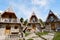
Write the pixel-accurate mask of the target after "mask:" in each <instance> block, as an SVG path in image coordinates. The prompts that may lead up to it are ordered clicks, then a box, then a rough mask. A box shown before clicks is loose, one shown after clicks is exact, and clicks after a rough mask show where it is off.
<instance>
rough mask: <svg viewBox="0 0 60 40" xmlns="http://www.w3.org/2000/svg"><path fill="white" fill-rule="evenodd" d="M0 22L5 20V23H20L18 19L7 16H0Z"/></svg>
mask: <svg viewBox="0 0 60 40" xmlns="http://www.w3.org/2000/svg"><path fill="white" fill-rule="evenodd" d="M0 22H5V23H20V20H19V19H14V18H12V19H9V18H1V19H0Z"/></svg>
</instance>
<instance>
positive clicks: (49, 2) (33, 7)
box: [0, 0, 60, 21]
mask: <svg viewBox="0 0 60 40" xmlns="http://www.w3.org/2000/svg"><path fill="white" fill-rule="evenodd" d="M9 6H12V7H13V11H14V12H15V14H16V16H17V17H18V18H21V17H23V18H24V19H29V18H30V16H31V14H32V13H33V12H35V14H36V15H37V17H38V18H40V19H42V20H43V21H45V20H46V17H47V16H48V13H49V10H52V11H53V13H54V14H56V15H57V16H59V15H60V0H0V11H5V10H6V9H7V8H9Z"/></svg>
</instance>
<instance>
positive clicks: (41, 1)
mask: <svg viewBox="0 0 60 40" xmlns="http://www.w3.org/2000/svg"><path fill="white" fill-rule="evenodd" d="M48 3H49V0H32V4H34V5H40V6H46V5H47V4H48Z"/></svg>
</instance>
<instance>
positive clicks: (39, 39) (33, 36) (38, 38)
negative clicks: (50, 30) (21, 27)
mask: <svg viewBox="0 0 60 40" xmlns="http://www.w3.org/2000/svg"><path fill="white" fill-rule="evenodd" d="M29 38H32V39H34V40H43V39H42V38H40V37H38V36H37V35H36V34H35V33H31V34H30V35H28V36H27V37H25V39H26V40H27V39H29Z"/></svg>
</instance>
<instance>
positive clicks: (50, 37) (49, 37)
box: [42, 33, 54, 40]
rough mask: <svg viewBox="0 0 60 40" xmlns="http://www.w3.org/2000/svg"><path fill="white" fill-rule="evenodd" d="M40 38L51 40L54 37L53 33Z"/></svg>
mask: <svg viewBox="0 0 60 40" xmlns="http://www.w3.org/2000/svg"><path fill="white" fill-rule="evenodd" d="M42 37H44V38H45V39H47V40H52V39H53V37H54V33H48V34H47V35H43V36H42Z"/></svg>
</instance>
